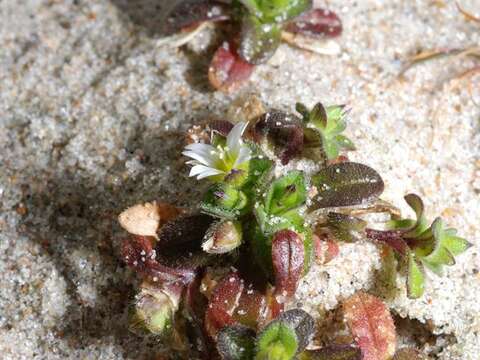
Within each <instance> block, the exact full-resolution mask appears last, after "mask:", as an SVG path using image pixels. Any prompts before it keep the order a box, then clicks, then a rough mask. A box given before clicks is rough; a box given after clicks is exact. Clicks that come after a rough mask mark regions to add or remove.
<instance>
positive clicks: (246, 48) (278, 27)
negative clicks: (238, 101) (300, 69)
mask: <svg viewBox="0 0 480 360" xmlns="http://www.w3.org/2000/svg"><path fill="white" fill-rule="evenodd" d="M214 22H215V23H219V24H224V23H226V25H228V26H225V28H224V33H225V34H226V36H227V38H226V41H225V42H224V43H223V44H222V45H221V46H220V47H219V48H218V50H217V51H216V53H215V55H214V57H213V60H212V62H211V64H210V68H209V72H208V73H209V76H208V77H209V80H210V83H211V85H212V86H213V87H214V88H215V89H218V90H220V91H223V92H232V91H235V90H236V89H237V88H238V87H239V86H241V85H242V84H243V83H244V82H245V81H246V80H248V78H249V77H250V75H251V73H252V71H253V69H254V67H255V65H259V64H262V63H265V62H267V61H268V60H269V59H270V58H271V57H272V56H273V54H274V53H275V51H276V50H277V48H278V46H279V44H280V43H281V41H282V40H283V41H286V42H287V43H289V44H291V45H293V46H296V47H298V48H301V49H305V50H308V51H312V52H316V53H319V54H325V55H330V54H337V53H338V52H339V51H340V49H339V46H338V45H337V44H335V43H332V42H325V39H328V38H334V37H336V36H339V35H340V34H341V32H342V24H341V21H340V19H339V18H338V16H337V15H336V14H335V13H333V12H331V11H328V10H324V9H318V8H313V7H312V1H311V0H282V1H278V0H235V1H215V0H188V1H181V2H177V4H175V5H174V6H173V7H172V8H171V9H170V12H169V13H168V14H167V15H166V18H165V22H164V24H163V28H164V32H165V33H166V34H169V35H171V36H170V37H167V38H165V39H164V40H163V41H162V43H165V44H169V45H171V46H181V45H184V44H185V43H187V42H188V41H190V40H191V39H192V38H193V37H194V36H195V35H196V34H197V33H198V32H199V29H202V27H203V26H204V25H205V24H209V23H214Z"/></svg>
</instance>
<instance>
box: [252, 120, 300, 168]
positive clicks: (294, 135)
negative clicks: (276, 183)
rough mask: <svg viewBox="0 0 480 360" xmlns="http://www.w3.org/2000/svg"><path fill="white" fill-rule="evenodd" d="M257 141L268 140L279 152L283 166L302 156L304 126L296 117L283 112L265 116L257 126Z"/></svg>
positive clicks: (255, 131)
mask: <svg viewBox="0 0 480 360" xmlns="http://www.w3.org/2000/svg"><path fill="white" fill-rule="evenodd" d="M254 137H255V141H257V142H260V141H262V140H264V139H266V140H267V141H268V142H270V143H272V144H273V146H274V148H275V150H277V151H279V152H280V154H279V157H280V159H281V160H282V164H284V165H285V164H288V162H289V161H290V160H291V159H293V158H294V157H295V156H298V155H300V153H301V152H302V149H303V125H302V121H301V120H300V119H299V118H298V117H297V116H295V115H292V114H287V113H284V112H281V111H270V112H268V113H266V114H264V115H263V116H262V117H260V119H259V120H258V121H257V123H256V124H255V130H254Z"/></svg>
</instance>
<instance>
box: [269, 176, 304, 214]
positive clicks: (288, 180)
mask: <svg viewBox="0 0 480 360" xmlns="http://www.w3.org/2000/svg"><path fill="white" fill-rule="evenodd" d="M306 199H307V188H306V182H305V176H304V175H303V172H301V171H290V172H289V173H288V174H287V175H285V176H282V177H281V178H278V179H276V180H275V181H274V182H273V183H272V185H271V186H270V189H269V190H268V193H267V197H266V199H265V210H266V212H267V213H269V214H272V215H278V214H282V213H285V212H287V211H288V210H291V209H293V208H297V207H299V206H300V205H302V204H304V203H305V201H306Z"/></svg>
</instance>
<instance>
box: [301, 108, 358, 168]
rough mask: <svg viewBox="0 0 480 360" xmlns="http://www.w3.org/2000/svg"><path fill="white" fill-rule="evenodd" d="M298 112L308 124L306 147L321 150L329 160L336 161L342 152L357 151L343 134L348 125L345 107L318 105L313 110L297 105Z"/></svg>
mask: <svg viewBox="0 0 480 360" xmlns="http://www.w3.org/2000/svg"><path fill="white" fill-rule="evenodd" d="M296 109H297V111H298V112H299V113H300V114H302V116H303V121H304V123H305V124H306V128H305V130H304V132H305V147H306V148H319V149H321V151H322V154H323V156H324V157H325V158H326V159H327V160H333V159H336V158H337V157H338V156H339V154H340V151H341V150H347V151H352V150H355V145H354V144H353V142H352V141H351V140H350V139H349V138H347V137H346V136H345V135H343V134H342V132H343V131H345V129H346V127H347V124H346V122H345V114H346V112H345V107H344V106H343V105H333V106H328V107H324V106H323V105H322V104H321V103H317V104H316V105H315V106H314V107H313V109H312V110H310V111H309V110H308V109H307V108H306V107H305V105H303V104H301V103H297V105H296Z"/></svg>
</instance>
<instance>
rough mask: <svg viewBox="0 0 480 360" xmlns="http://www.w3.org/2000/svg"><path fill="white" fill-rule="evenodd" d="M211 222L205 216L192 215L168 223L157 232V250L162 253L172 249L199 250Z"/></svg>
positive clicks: (211, 220) (208, 217)
mask: <svg viewBox="0 0 480 360" xmlns="http://www.w3.org/2000/svg"><path fill="white" fill-rule="evenodd" d="M213 220H214V219H213V218H212V217H211V216H208V215H205V214H194V215H185V216H180V217H178V218H176V219H174V220H172V221H169V222H168V223H166V224H165V225H164V226H162V227H161V229H160V230H159V234H158V239H159V240H158V244H157V250H159V252H162V251H166V250H169V249H172V248H177V249H180V248H188V249H190V250H196V249H200V247H201V244H202V241H203V237H204V235H205V233H206V232H207V230H208V228H209V227H210V225H211V224H212V222H213Z"/></svg>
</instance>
